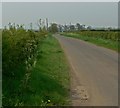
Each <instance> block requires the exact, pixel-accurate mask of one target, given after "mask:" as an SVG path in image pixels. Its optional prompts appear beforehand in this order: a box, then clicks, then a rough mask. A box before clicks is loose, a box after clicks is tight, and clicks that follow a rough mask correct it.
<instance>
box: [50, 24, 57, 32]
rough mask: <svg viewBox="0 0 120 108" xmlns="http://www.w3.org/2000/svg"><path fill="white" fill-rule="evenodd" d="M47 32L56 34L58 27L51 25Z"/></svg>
mask: <svg viewBox="0 0 120 108" xmlns="http://www.w3.org/2000/svg"><path fill="white" fill-rule="evenodd" d="M49 31H50V32H52V33H56V32H58V27H57V24H56V23H52V24H51V26H50V27H49Z"/></svg>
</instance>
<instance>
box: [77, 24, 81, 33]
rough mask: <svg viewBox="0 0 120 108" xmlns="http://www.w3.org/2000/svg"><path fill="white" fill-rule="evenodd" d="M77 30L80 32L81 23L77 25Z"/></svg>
mask: <svg viewBox="0 0 120 108" xmlns="http://www.w3.org/2000/svg"><path fill="white" fill-rule="evenodd" d="M76 27H77V30H78V31H80V29H81V25H80V24H79V23H77V24H76Z"/></svg>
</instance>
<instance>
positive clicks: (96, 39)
mask: <svg viewBox="0 0 120 108" xmlns="http://www.w3.org/2000/svg"><path fill="white" fill-rule="evenodd" d="M61 34H62V35H65V36H68V37H73V38H78V39H81V40H84V41H87V42H91V43H94V44H96V45H98V46H103V47H106V48H109V49H112V50H115V51H118V41H119V37H118V32H117V31H116V32H115V31H81V32H64V33H61Z"/></svg>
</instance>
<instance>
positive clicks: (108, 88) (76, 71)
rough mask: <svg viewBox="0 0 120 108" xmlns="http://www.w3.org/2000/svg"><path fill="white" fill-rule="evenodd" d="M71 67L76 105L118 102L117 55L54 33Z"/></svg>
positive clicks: (72, 91)
mask: <svg viewBox="0 0 120 108" xmlns="http://www.w3.org/2000/svg"><path fill="white" fill-rule="evenodd" d="M54 37H56V38H57V39H58V40H59V42H60V44H61V46H62V48H63V50H64V51H65V54H66V57H67V59H68V61H69V63H70V66H71V67H72V72H71V73H70V74H71V99H72V104H73V105H74V106H117V105H118V54H117V52H114V51H112V50H109V49H106V48H103V47H99V46H96V45H94V44H91V43H88V42H85V41H81V40H78V39H74V38H70V37H64V36H61V35H59V34H55V35H54Z"/></svg>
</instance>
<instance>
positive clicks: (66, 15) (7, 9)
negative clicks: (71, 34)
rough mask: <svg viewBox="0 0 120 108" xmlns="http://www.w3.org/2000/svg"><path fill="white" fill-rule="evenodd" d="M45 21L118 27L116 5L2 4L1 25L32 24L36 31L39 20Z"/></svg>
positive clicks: (89, 3)
mask: <svg viewBox="0 0 120 108" xmlns="http://www.w3.org/2000/svg"><path fill="white" fill-rule="evenodd" d="M40 18H41V19H43V20H44V19H45V18H48V20H49V23H52V22H56V23H58V24H70V23H72V24H76V23H80V24H85V25H87V26H93V27H109V26H110V27H117V26H118V3H117V2H74V3H70V2H56V3H55V2H32V3H30V2H3V3H2V26H3V27H4V26H5V25H8V23H9V22H11V23H14V22H15V23H16V24H25V25H26V26H27V27H29V24H30V23H31V22H32V23H33V25H34V27H35V28H37V25H36V23H37V21H38V20H39V19H40Z"/></svg>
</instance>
